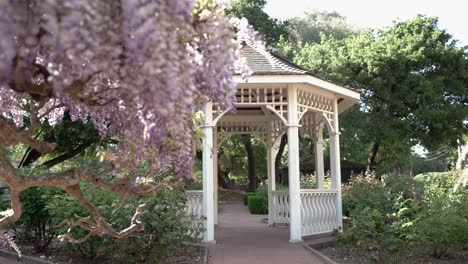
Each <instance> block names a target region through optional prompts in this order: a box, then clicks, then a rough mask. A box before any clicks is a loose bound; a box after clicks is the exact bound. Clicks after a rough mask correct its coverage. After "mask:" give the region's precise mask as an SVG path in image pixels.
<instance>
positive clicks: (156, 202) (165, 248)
mask: <svg viewBox="0 0 468 264" xmlns="http://www.w3.org/2000/svg"><path fill="white" fill-rule="evenodd" d="M144 202H145V203H146V204H147V206H148V209H149V213H148V214H146V215H145V216H144V217H143V219H142V221H143V222H144V224H145V230H144V232H143V233H136V234H134V235H132V236H130V237H128V238H126V239H124V240H121V241H118V243H117V249H116V250H117V252H118V254H117V256H116V257H117V258H118V259H125V263H158V261H159V260H160V259H161V258H162V257H163V256H165V255H167V254H168V253H170V251H171V249H175V248H181V247H184V246H185V244H184V243H183V242H190V241H194V240H196V239H197V238H198V237H200V235H201V234H202V231H203V227H202V226H203V224H202V223H201V222H198V223H199V224H193V223H196V222H194V220H196V219H195V217H194V216H188V215H186V214H185V193H184V192H183V190H182V189H177V188H175V189H172V190H171V189H166V190H161V191H159V192H157V193H156V194H154V195H152V196H150V197H148V198H147V199H145V200H144ZM114 252H115V251H114Z"/></svg>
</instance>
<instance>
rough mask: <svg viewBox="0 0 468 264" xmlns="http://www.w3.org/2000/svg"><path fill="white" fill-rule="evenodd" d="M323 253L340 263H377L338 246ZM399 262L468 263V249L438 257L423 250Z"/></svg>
mask: <svg viewBox="0 0 468 264" xmlns="http://www.w3.org/2000/svg"><path fill="white" fill-rule="evenodd" d="M319 251H320V252H321V253H322V254H324V255H325V256H327V257H329V258H330V259H332V260H333V261H335V262H336V263H339V264H365V263H375V261H372V260H371V259H369V256H368V255H364V254H358V253H349V252H347V251H345V250H343V249H340V248H337V247H329V248H324V249H320V250H319ZM397 263H405V264H421V263H430V264H468V250H459V251H454V250H453V251H450V252H449V254H448V256H446V257H444V258H441V259H438V258H433V257H430V256H428V255H427V254H423V253H422V252H416V253H413V254H409V255H408V256H406V257H404V258H403V259H400V260H397Z"/></svg>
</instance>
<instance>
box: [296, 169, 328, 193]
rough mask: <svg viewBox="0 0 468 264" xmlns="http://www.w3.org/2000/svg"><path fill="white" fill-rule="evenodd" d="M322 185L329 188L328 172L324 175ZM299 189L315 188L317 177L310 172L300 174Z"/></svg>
mask: <svg viewBox="0 0 468 264" xmlns="http://www.w3.org/2000/svg"><path fill="white" fill-rule="evenodd" d="M324 178H325V179H324V187H325V189H330V188H331V176H330V172H327V173H325V175H324ZM300 181H301V182H300V185H301V189H317V177H316V176H315V175H314V174H313V173H312V174H301V178H300Z"/></svg>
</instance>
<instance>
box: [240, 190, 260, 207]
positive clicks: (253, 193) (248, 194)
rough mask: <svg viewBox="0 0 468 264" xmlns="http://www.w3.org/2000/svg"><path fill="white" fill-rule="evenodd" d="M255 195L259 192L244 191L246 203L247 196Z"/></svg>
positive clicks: (245, 203)
mask: <svg viewBox="0 0 468 264" xmlns="http://www.w3.org/2000/svg"><path fill="white" fill-rule="evenodd" d="M253 195H257V194H256V193H255V192H246V193H244V196H243V197H244V205H247V198H248V197H249V196H253Z"/></svg>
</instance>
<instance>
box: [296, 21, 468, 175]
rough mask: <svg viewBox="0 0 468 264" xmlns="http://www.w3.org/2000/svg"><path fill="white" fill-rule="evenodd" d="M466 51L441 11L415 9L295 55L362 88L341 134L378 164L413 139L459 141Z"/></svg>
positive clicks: (467, 78) (467, 79)
mask: <svg viewBox="0 0 468 264" xmlns="http://www.w3.org/2000/svg"><path fill="white" fill-rule="evenodd" d="M467 57H468V56H467V48H466V47H458V46H457V45H456V41H455V40H453V39H452V37H451V36H450V35H449V34H448V33H447V32H446V31H444V30H441V29H439V28H438V25H437V19H436V18H430V17H424V16H418V17H416V18H415V19H413V20H410V21H405V22H397V23H395V24H394V25H393V26H392V27H390V28H387V29H385V30H381V31H377V32H372V31H368V32H363V33H361V34H359V35H357V36H351V37H348V38H346V39H343V40H336V39H334V38H325V39H323V40H322V42H321V43H320V44H311V45H306V46H305V47H304V48H303V49H301V51H300V52H299V53H298V55H297V57H296V60H295V61H296V62H297V63H298V64H300V65H303V66H304V67H306V68H308V69H310V70H311V71H312V72H314V73H317V74H319V75H323V76H326V77H327V78H328V79H331V80H333V81H336V82H339V83H342V84H344V85H351V86H353V87H358V88H361V89H362V92H363V93H362V97H361V99H362V102H361V105H360V106H356V107H355V108H354V109H353V110H352V111H348V112H347V113H346V114H345V115H344V116H343V117H342V118H341V120H342V122H341V126H342V129H343V130H344V133H343V141H342V142H359V143H360V144H355V146H356V147H358V145H361V146H362V147H361V149H359V151H357V153H360V152H364V151H365V152H367V153H368V157H367V164H368V166H369V167H374V166H375V165H377V164H379V163H381V162H383V161H386V160H395V158H396V156H397V155H400V156H402V155H405V153H406V155H410V153H411V150H410V149H411V147H412V146H415V145H416V144H420V145H422V146H424V147H426V148H427V149H430V150H433V149H437V148H438V147H440V146H442V145H449V146H452V147H454V146H456V142H457V140H458V139H459V138H460V137H461V136H462V135H464V134H466V131H467V126H466V117H467V116H468V112H467V111H468V108H467V107H466V106H467V97H466V96H467V94H468V90H467V83H468V75H467V73H468V62H467ZM351 116H354V118H351ZM345 149H346V148H345ZM345 153H346V151H345ZM355 153H356V152H355ZM348 154H350V153H348ZM351 158H352V157H351ZM361 158H362V157H361Z"/></svg>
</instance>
